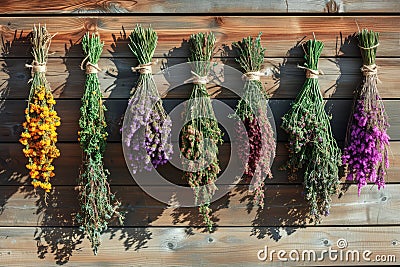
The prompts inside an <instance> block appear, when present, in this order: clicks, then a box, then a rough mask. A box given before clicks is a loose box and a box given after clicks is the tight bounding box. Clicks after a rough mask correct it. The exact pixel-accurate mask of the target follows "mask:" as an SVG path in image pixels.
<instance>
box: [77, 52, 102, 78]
mask: <svg viewBox="0 0 400 267" xmlns="http://www.w3.org/2000/svg"><path fill="white" fill-rule="evenodd" d="M89 55H90V54H88V55H87V56H86V57H85V58H84V59H83V60H82V63H81V70H85V73H86V74H90V73H98V72H99V71H101V69H100V68H99V65H98V64H93V63H92V62H90V61H88V59H89ZM85 63H86V64H85ZM83 65H85V67H83Z"/></svg>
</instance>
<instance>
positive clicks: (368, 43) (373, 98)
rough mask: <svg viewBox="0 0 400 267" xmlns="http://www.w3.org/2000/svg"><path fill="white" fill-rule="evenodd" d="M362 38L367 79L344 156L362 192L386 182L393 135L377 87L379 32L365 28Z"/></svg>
mask: <svg viewBox="0 0 400 267" xmlns="http://www.w3.org/2000/svg"><path fill="white" fill-rule="evenodd" d="M358 40H359V46H360V49H361V55H362V59H363V67H362V68H361V70H362V73H363V76H364V79H363V84H362V86H361V87H360V88H359V89H358V90H357V91H356V93H355V96H354V103H353V110H352V114H351V116H350V120H349V124H348V130H347V138H346V144H345V148H344V153H343V156H342V160H343V164H345V165H346V167H347V179H348V180H352V181H355V182H356V183H357V184H358V194H359V195H360V193H361V188H362V187H364V186H365V185H367V183H368V182H371V183H374V184H376V185H377V186H378V189H381V188H383V187H384V186H385V175H386V169H387V168H389V159H388V150H389V139H390V138H389V136H388V134H387V129H388V127H389V124H388V117H387V114H386V112H385V107H384V105H383V102H382V99H381V97H380V96H379V92H378V88H377V83H378V76H377V66H376V64H375V58H376V50H377V46H378V45H379V33H376V32H373V31H368V30H365V29H364V30H362V31H360V32H359V34H358Z"/></svg>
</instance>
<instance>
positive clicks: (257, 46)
mask: <svg viewBox="0 0 400 267" xmlns="http://www.w3.org/2000/svg"><path fill="white" fill-rule="evenodd" d="M233 46H234V47H237V48H238V49H239V53H240V56H239V58H238V59H237V61H238V63H239V64H240V65H241V67H242V68H243V70H244V72H245V74H244V75H243V77H245V78H246V81H245V84H244V89H243V90H244V91H243V96H242V97H241V99H240V100H239V102H238V105H237V107H236V110H235V114H233V115H232V116H231V117H233V118H235V119H237V120H238V122H237V124H236V127H235V132H236V135H237V136H236V138H237V144H236V148H237V152H238V154H239V157H240V158H241V161H242V163H243V164H244V175H245V176H246V177H248V178H250V179H252V181H253V184H252V185H251V187H254V197H253V201H254V202H255V204H257V205H259V206H260V207H261V208H263V207H264V186H265V178H269V179H271V178H272V173H271V164H272V161H273V159H274V157H275V149H276V140H275V133H274V130H273V128H272V126H271V123H270V121H269V118H268V95H267V94H266V92H265V91H264V89H263V86H262V83H261V81H260V76H261V75H262V73H261V69H262V64H263V62H264V53H265V48H263V47H262V45H261V33H260V34H259V35H258V36H257V37H256V38H252V37H246V38H243V40H242V41H240V42H236V43H233ZM243 125H244V127H243Z"/></svg>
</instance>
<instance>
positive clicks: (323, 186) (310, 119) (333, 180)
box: [282, 40, 341, 223]
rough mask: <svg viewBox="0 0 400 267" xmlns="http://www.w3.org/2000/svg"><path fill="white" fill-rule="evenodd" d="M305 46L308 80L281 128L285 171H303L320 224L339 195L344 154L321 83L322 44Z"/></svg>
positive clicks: (313, 215)
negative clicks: (286, 151)
mask: <svg viewBox="0 0 400 267" xmlns="http://www.w3.org/2000/svg"><path fill="white" fill-rule="evenodd" d="M306 46H307V47H306V54H305V60H306V62H305V68H306V69H307V79H306V81H305V83H304V85H303V88H302V89H301V91H300V93H299V94H298V95H297V97H296V100H295V101H294V103H293V104H292V107H291V109H290V110H289V111H288V112H287V113H286V114H285V115H284V116H283V118H282V119H283V123H282V128H283V129H284V130H285V131H286V132H287V133H288V135H289V146H288V147H289V161H288V162H287V164H286V166H284V168H285V169H287V170H288V171H289V173H290V177H294V176H295V174H296V173H297V172H298V171H299V170H301V169H304V191H305V192H304V194H305V198H306V200H307V201H308V203H309V207H310V217H311V219H315V222H316V223H317V222H319V221H320V220H321V216H322V215H325V216H327V215H328V214H329V209H330V203H331V201H332V199H331V196H332V195H333V194H336V193H337V190H338V185H339V166H340V165H341V153H340V150H339V148H338V146H337V143H336V141H335V139H334V138H333V135H332V130H331V125H330V117H329V116H328V114H327V113H326V111H325V109H324V108H325V101H324V99H323V97H322V95H321V92H320V87H319V83H318V73H319V71H318V59H319V57H320V55H321V52H322V49H323V43H322V42H320V41H317V40H309V41H308V42H307V43H306Z"/></svg>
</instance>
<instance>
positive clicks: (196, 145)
mask: <svg viewBox="0 0 400 267" xmlns="http://www.w3.org/2000/svg"><path fill="white" fill-rule="evenodd" d="M214 45H215V36H214V34H213V33H211V32H210V33H197V34H193V35H191V36H190V49H191V55H190V58H189V61H190V62H191V64H192V71H193V73H195V74H197V75H198V76H199V77H206V76H207V75H208V73H209V71H210V68H211V62H210V61H211V59H212V55H213V51H214ZM193 83H194V85H193V91H192V94H191V96H190V99H189V102H188V105H187V107H186V113H185V114H186V115H185V125H184V127H183V129H182V133H181V142H180V148H181V152H182V155H183V164H184V168H185V171H184V175H183V176H184V179H187V181H188V182H189V185H190V186H191V187H192V188H193V190H194V193H195V202H196V204H197V205H199V210H200V213H201V214H202V216H203V219H204V222H205V224H206V225H207V227H208V229H209V230H210V231H211V229H212V221H211V217H210V213H211V208H210V201H211V199H212V196H213V195H214V193H215V190H217V187H216V185H215V181H216V180H217V177H218V174H219V172H220V167H219V161H218V144H221V143H222V142H223V140H222V133H221V130H220V129H219V127H218V121H217V119H216V117H215V114H214V111H213V108H212V105H211V99H210V96H209V94H208V92H207V88H206V85H205V84H204V83H198V82H195V81H194V82H193ZM182 155H181V156H182Z"/></svg>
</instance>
